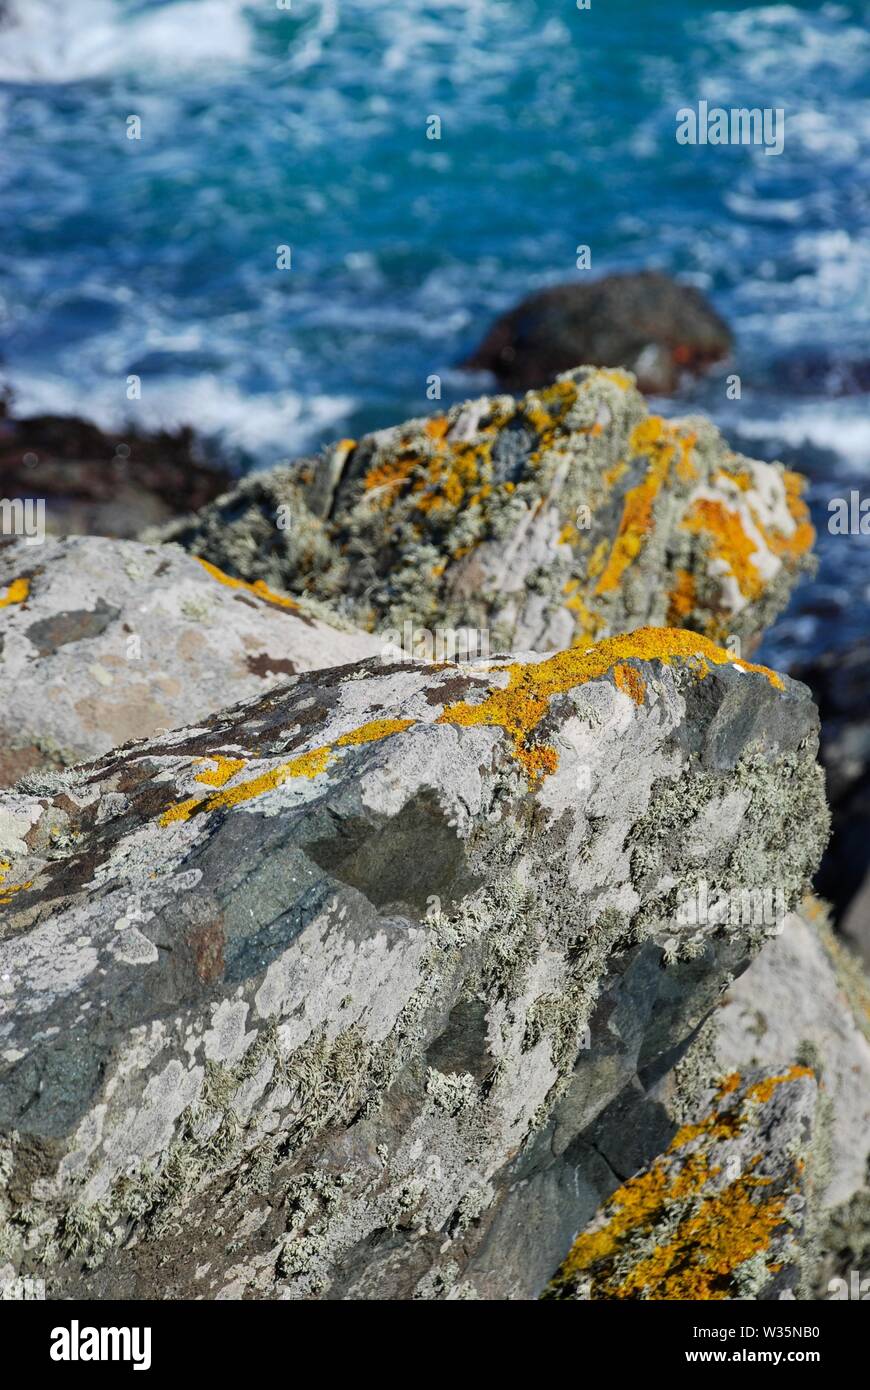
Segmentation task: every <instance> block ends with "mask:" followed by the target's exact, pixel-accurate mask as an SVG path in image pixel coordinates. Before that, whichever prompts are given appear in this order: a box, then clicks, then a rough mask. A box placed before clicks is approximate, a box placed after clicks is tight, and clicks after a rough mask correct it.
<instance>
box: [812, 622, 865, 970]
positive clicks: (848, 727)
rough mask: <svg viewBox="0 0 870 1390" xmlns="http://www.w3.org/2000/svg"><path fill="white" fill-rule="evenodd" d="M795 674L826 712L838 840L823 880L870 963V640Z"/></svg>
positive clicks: (825, 751)
mask: <svg viewBox="0 0 870 1390" xmlns="http://www.w3.org/2000/svg"><path fill="white" fill-rule="evenodd" d="M795 675H796V676H797V678H798V679H799V680H802V681H805V682H806V684H807V685H808V686H809V687H810V689H811V690H812V692H813V695H814V696H815V700H816V703H817V705H818V706H819V711H820V713H821V717H822V743H821V760H822V764H823V766H824V769H825V781H826V785H827V792H828V801H829V803H830V806H831V811H832V813H833V815H832V834H831V841H830V844H829V845H828V848H827V850H826V852H825V856H824V858H823V860H822V863H821V868H820V869H819V873H818V877H817V879H816V886H817V888H818V891H819V893H820V894H821V895H822V897H824V898H827V900H828V901H829V902H830V903H831V904H832V906H833V909H834V915H835V917H836V919H837V926H838V929H839V930H840V931H841V932H842V933H843V935H844V936H845V937H846V939H847V940H848V941H849V944H850V945H851V946H853V947H854V949H855V950H856V951H857V952H858V953H859V954H860V955H861V957H862V958H863V961H864V964H865V966H866V967H867V968H868V969H870V701H868V698H867V691H868V689H870V639H865V640H863V641H859V642H856V643H855V644H854V645H853V646H852V647H849V648H847V649H846V650H845V651H833V652H827V653H825V655H823V656H821V657H819V658H818V659H817V660H816V661H813V662H811V663H809V664H807V665H805V666H802V667H800V668H798V669H797V670H796V671H795Z"/></svg>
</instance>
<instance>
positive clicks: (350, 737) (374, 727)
mask: <svg viewBox="0 0 870 1390" xmlns="http://www.w3.org/2000/svg"><path fill="white" fill-rule="evenodd" d="M416 722H417V721H416V720H415V719H372V720H371V722H370V723H368V724H362V725H360V727H359V728H358V729H351V731H350V733H348V734H342V736H341V738H339V739H336V742H335V747H336V748H346V747H347V746H348V745H349V744H356V743H375V742H377V741H378V740H379V739H382V738H389V736H390V734H401V733H404V731H405V729H410V727H411V725H412V724H415V723H416Z"/></svg>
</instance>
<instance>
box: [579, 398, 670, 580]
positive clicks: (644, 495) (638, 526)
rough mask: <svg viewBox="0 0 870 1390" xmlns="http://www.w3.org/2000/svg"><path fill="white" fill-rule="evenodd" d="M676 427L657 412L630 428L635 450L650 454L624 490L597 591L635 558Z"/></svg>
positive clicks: (650, 519)
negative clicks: (643, 471) (642, 475)
mask: <svg viewBox="0 0 870 1390" xmlns="http://www.w3.org/2000/svg"><path fill="white" fill-rule="evenodd" d="M676 438H677V435H676V431H675V430H674V427H673V426H672V425H669V424H668V422H667V421H666V420H663V419H662V417H661V416H660V415H651V416H649V418H648V419H646V420H641V422H640V424H638V425H635V427H634V429H633V430H632V432H631V437H630V439H629V444H630V447H631V451H632V453H634V454H645V455H646V456H647V457H648V458H649V466H648V468H647V472H646V476H645V478H644V479H643V481H642V482H640V483H638V484H637V486H636V487H632V488H629V489H628V491H627V492H626V494H625V498H624V501H623V507H622V516H621V518H620V522H619V530H618V531H617V533H616V539H615V540H614V542H613V545H612V547H611V550H610V555H609V557H608V560H607V564H606V565H605V567H604V570H603V573H602V574H601V577H600V578H599V580H598V583H597V584H596V586H595V592H596V593H597V594H608V593H611V592H612V591H613V590H614V589H616V588H617V587H618V586H619V582H620V580H621V579H622V576H623V574H624V573H625V571H626V570H627V569H628V567H629V565H630V564H632V563H633V561H634V560H636V559H637V557H638V555H639V554H640V552H641V550H642V549H643V546H644V543H645V541H646V538H647V536H648V534H649V532H650V531H651V530H652V524H653V504H654V503H655V500H656V498H657V497H658V495H659V493H660V491H661V489H662V487H663V486H664V484H665V482H666V480H667V476H668V472H669V470H670V466H671V462H672V460H673V457H674V452H675V443H674V441H675V439H676Z"/></svg>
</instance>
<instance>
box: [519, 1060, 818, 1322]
mask: <svg viewBox="0 0 870 1390" xmlns="http://www.w3.org/2000/svg"><path fill="white" fill-rule="evenodd" d="M817 1098H818V1089H817V1085H816V1079H815V1076H814V1075H813V1073H812V1071H811V1070H810V1069H809V1068H808V1067H802V1066H791V1067H789V1068H787V1069H786V1070H784V1071H782V1072H776V1071H768V1072H758V1073H750V1074H749V1075H747V1076H745V1077H741V1076H740V1075H739V1073H737V1072H733V1073H731V1075H729V1076H728V1077H726V1078H725V1079H724V1080H723V1082H722V1084H721V1085H720V1087H719V1090H718V1093H717V1095H716V1098H715V1102H714V1104H713V1106H712V1108H711V1109H710V1111H709V1113H708V1114H707V1115H705V1117H704V1118H703V1119H702V1120H701V1122H700V1123H698V1124H689V1125H684V1126H683V1127H682V1128H681V1129H680V1130H679V1132H678V1133H677V1134H676V1135H675V1137H674V1139H673V1140H672V1141H671V1144H670V1146H669V1147H668V1149H667V1152H666V1153H665V1154H663V1155H661V1156H660V1157H659V1158H657V1159H656V1160H655V1161H654V1162H653V1163H652V1164H650V1165H649V1166H648V1167H647V1168H645V1169H643V1170H642V1171H641V1172H640V1173H637V1174H636V1175H635V1176H634V1177H632V1178H630V1179H629V1180H628V1182H626V1183H624V1184H623V1185H622V1186H621V1187H619V1188H618V1189H617V1191H616V1192H614V1193H613V1194H612V1195H611V1197H610V1198H609V1199H608V1201H607V1203H606V1204H605V1205H604V1207H603V1208H602V1210H601V1211H600V1212H599V1213H598V1215H597V1216H596V1217H595V1219H594V1220H593V1221H592V1222H591V1223H590V1224H589V1225H588V1226H587V1227H586V1229H585V1230H584V1231H583V1232H582V1233H581V1234H580V1235H579V1236H578V1237H577V1240H576V1241H575V1243H574V1245H573V1246H572V1248H571V1252H570V1254H569V1255H568V1258H567V1259H566V1261H565V1263H564V1264H563V1265H562V1267H561V1269H560V1270H559V1272H558V1274H557V1275H556V1277H555V1279H554V1280H553V1282H552V1284H551V1285H550V1286H549V1288H548V1290H547V1293H546V1295H545V1297H548V1298H561V1299H667V1300H682V1299H687V1300H692V1301H695V1300H706V1299H729V1298H738V1299H744V1298H752V1299H776V1298H780V1297H783V1296H786V1297H788V1296H791V1297H806V1296H807V1291H808V1290H807V1284H806V1282H805V1281H804V1280H803V1279H802V1275H803V1272H804V1262H805V1258H806V1246H805V1244H804V1243H803V1240H802V1238H803V1237H805V1235H806V1234H807V1209H808V1204H809V1202H808V1199H809V1196H810V1194H811V1191H812V1176H813V1167H814V1157H815V1155H814V1138H815V1135H814V1120H815V1115H816V1108H817Z"/></svg>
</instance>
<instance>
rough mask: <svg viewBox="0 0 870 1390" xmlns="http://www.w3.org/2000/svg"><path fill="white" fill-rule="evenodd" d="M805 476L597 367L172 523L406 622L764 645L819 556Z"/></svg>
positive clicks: (419, 425) (558, 637) (314, 465)
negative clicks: (668, 630)
mask: <svg viewBox="0 0 870 1390" xmlns="http://www.w3.org/2000/svg"><path fill="white" fill-rule="evenodd" d="M801 488H802V480H801V479H800V478H799V477H798V476H797V475H796V474H794V473H789V472H786V471H784V470H783V469H782V467H781V466H780V465H778V464H766V463H758V462H756V461H754V460H751V459H747V458H743V457H741V456H740V455H737V454H734V453H732V452H731V451H730V450H729V449H728V448H727V447H726V446H725V444H724V443H723V441H722V439H721V438H720V436H719V434H718V432H717V431H716V430H715V429H714V428H713V426H712V425H711V424H710V423H709V421H705V420H704V419H702V418H691V419H686V420H681V421H671V422H669V421H666V420H664V419H662V418H661V417H660V416H657V415H650V414H649V413H648V411H647V408H646V405H645V403H644V401H643V398H642V397H641V396H640V395H639V393H638V392H637V391H636V390H635V389H634V386H633V383H632V379H631V377H629V376H628V375H627V374H626V373H625V372H622V371H612V372H606V371H605V372H596V371H593V370H591V369H588V368H582V369H579V370H577V371H575V372H572V373H568V374H567V375H565V376H564V377H562V378H560V379H559V380H558V381H557V382H555V384H554V385H552V386H549V387H548V388H547V389H546V390H544V391H541V392H530V393H529V394H528V395H526V396H525V397H524V398H523V400H521V401H519V402H517V401H515V400H514V399H513V398H512V397H510V396H496V397H492V398H490V397H486V396H484V397H482V398H481V399H479V400H477V401H470V402H467V403H466V404H464V405H460V406H455V407H453V408H452V409H450V410H449V411H448V412H447V413H446V414H445V415H434V416H432V417H430V418H428V419H420V420H412V421H409V422H408V423H406V424H404V425H399V426H397V427H395V428H394V429H390V430H384V431H382V432H380V433H378V434H374V435H369V436H367V437H366V438H364V439H362V440H361V441H360V442H359V443H358V444H354V443H353V442H352V441H349V440H345V441H343V442H342V443H341V444H339V445H337V446H334V447H333V448H331V449H329V450H328V451H327V452H326V453H325V454H324V455H323V456H322V457H321V458H319V459H316V460H308V461H303V462H302V463H300V465H299V466H298V467H296V468H283V469H276V470H274V471H272V472H270V473H260V474H256V475H254V476H252V477H249V478H247V479H245V480H244V481H243V482H242V483H241V484H240V485H239V487H238V488H237V489H235V490H234V491H233V492H231V493H229V494H228V495H227V496H226V497H224V498H222V499H221V500H220V501H219V502H217V503H215V504H213V505H212V506H210V507H206V508H204V509H203V510H202V511H201V512H200V513H199V514H198V516H196V517H193V518H191V519H189V520H188V521H187V522H178V523H177V524H175V525H173V526H171V527H170V528H168V529H167V530H166V531H164V532H163V533H161V534H162V536H163V538H164V539H166V538H168V539H171V540H176V541H178V542H179V543H180V544H181V545H182V546H184V547H185V549H189V550H191V551H193V552H194V553H196V554H199V555H204V556H206V557H207V558H208V559H210V560H212V561H213V562H214V563H215V564H217V565H220V566H221V568H222V569H225V570H227V571H228V572H229V573H232V574H239V575H241V576H242V577H243V578H246V579H265V581H266V582H267V583H269V584H280V585H282V586H283V587H285V588H287V589H288V590H289V591H291V592H294V593H310V594H313V595H315V596H316V597H317V598H320V599H324V600H326V601H327V602H329V603H334V604H336V605H337V606H338V607H339V608H340V609H341V611H343V612H344V613H345V614H346V615H347V617H349V618H350V619H351V620H352V621H353V622H355V623H357V624H359V626H361V627H364V628H367V629H374V628H378V629H380V630H384V631H386V630H388V631H390V632H391V633H394V634H395V635H396V636H402V635H403V630H404V625H405V624H406V623H408V624H414V625H415V626H416V627H417V628H418V629H419V628H423V629H426V630H428V631H429V632H430V633H431V632H433V631H435V632H437V631H438V630H439V629H444V630H447V631H449V632H453V633H455V632H456V631H457V630H460V631H461V630H470V631H471V633H472V634H477V638H478V641H479V640H480V636H481V634H484V635H485V637H486V639H487V640H488V642H489V650H490V651H498V650H514V651H517V650H527V649H530V650H535V651H547V650H556V649H559V648H562V647H566V646H569V645H571V644H572V643H573V642H575V641H576V642H582V641H586V640H590V639H598V638H600V637H602V636H606V635H608V634H611V633H618V632H626V631H630V630H632V629H633V628H634V627H636V626H638V625H641V624H644V623H653V624H656V625H660V626H661V625H665V624H668V623H671V624H674V625H677V626H681V627H688V628H692V629H694V630H696V631H699V632H702V633H704V634H705V635H707V636H709V637H711V638H712V639H713V640H716V641H724V640H726V638H728V637H731V638H736V639H740V640H741V641H743V642H744V643H751V642H752V641H754V640H755V639H756V637H757V636H758V635H759V633H760V631H761V630H762V629H763V627H764V626H765V625H766V624H767V623H768V622H770V620H771V619H772V618H773V617H774V616H775V614H777V613H778V612H779V611H780V609H781V608H782V607H783V606H784V604H785V602H786V600H787V598H788V595H789V592H790V590H791V588H792V586H793V584H794V581H795V578H796V575H797V574H798V572H799V571H800V570H801V569H804V568H807V567H808V565H809V564H810V555H809V552H810V548H811V546H812V541H813V528H812V526H811V524H810V522H809V519H808V512H807V508H806V505H805V504H804V502H803V500H802V498H801ZM282 523H283V526H284V529H281V524H282ZM393 640H395V638H394V639H393ZM469 648H470V650H471V652H472V654H475V652H477V654H479V653H480V645H478V647H477V648H475V645H474V641H473V640H471V641H470V642H468V643H467V644H466V646H465V647H464V650H469ZM453 654H454V653H451V652H447V655H448V656H450V655H453Z"/></svg>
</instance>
